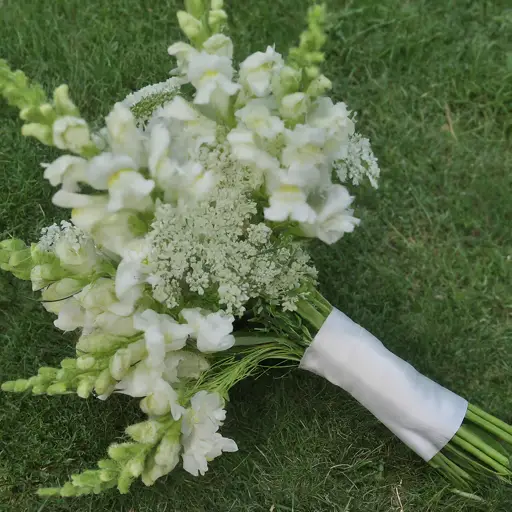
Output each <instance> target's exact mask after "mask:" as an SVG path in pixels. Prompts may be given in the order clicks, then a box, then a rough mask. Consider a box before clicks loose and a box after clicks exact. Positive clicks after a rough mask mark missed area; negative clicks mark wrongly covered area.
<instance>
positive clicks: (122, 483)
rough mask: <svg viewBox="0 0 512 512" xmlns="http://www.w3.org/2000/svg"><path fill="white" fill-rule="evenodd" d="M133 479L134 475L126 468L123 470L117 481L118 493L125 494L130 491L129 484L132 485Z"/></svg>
mask: <svg viewBox="0 0 512 512" xmlns="http://www.w3.org/2000/svg"><path fill="white" fill-rule="evenodd" d="M133 480H134V477H133V476H132V474H131V473H130V472H129V471H127V470H123V471H122V472H121V475H120V476H119V480H118V481H117V489H118V491H119V493H120V494H127V493H128V492H129V491H130V486H131V485H132V482H133Z"/></svg>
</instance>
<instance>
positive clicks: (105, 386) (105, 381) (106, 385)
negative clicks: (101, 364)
mask: <svg viewBox="0 0 512 512" xmlns="http://www.w3.org/2000/svg"><path fill="white" fill-rule="evenodd" d="M115 384H116V381H115V380H114V379H113V378H112V375H110V370H109V369H108V368H105V369H104V370H103V371H102V372H101V373H100V374H99V375H98V378H97V379H96V381H95V382H94V389H95V390H96V393H98V395H103V394H105V393H107V392H108V391H109V390H110V388H111V387H112V386H114V385H115Z"/></svg>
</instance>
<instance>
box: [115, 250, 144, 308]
mask: <svg viewBox="0 0 512 512" xmlns="http://www.w3.org/2000/svg"><path fill="white" fill-rule="evenodd" d="M135 242H137V241H135ZM147 253H148V249H147V246H146V245H145V243H144V242H143V241H140V242H137V243H136V245H135V246H132V247H130V248H125V251H124V253H123V259H122V260H121V262H120V263H119V266H118V267H117V272H116V281H115V289H116V295H117V297H118V299H119V300H120V301H121V302H123V303H125V304H131V305H132V306H133V307H134V306H135V303H136V302H137V301H138V300H139V299H140V297H142V293H143V291H144V283H145V282H146V280H147V275H148V268H147V266H146V265H145V264H144V261H145V260H146V258H147Z"/></svg>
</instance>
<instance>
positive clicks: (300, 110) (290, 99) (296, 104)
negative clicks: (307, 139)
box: [279, 92, 310, 120]
mask: <svg viewBox="0 0 512 512" xmlns="http://www.w3.org/2000/svg"><path fill="white" fill-rule="evenodd" d="M309 104H310V100H309V98H308V96H307V95H306V94H304V93H302V92H296V93H293V94H288V95H286V96H285V97H284V98H283V99H282V100H281V105H280V107H279V111H280V112H281V115H282V116H283V117H285V118H288V119H292V120H297V119H299V118H300V117H302V116H304V115H305V114H306V112H307V111H308V108H309Z"/></svg>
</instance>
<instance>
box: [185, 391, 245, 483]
mask: <svg viewBox="0 0 512 512" xmlns="http://www.w3.org/2000/svg"><path fill="white" fill-rule="evenodd" d="M223 407H224V402H223V400H222V399H221V397H220V396H219V395H218V394H217V393H208V392H207V391H199V392H198V393H196V394H195V395H194V396H193V397H192V398H191V400H190V408H188V409H187V410H186V412H185V413H184V415H183V420H182V423H181V431H182V434H183V439H182V443H183V448H184V451H183V469H185V471H188V472H189V473H191V474H192V475H194V476H197V475H199V474H201V475H204V473H205V472H206V471H207V470H208V462H209V461H211V460H213V459H214V458H216V457H218V456H219V455H221V453H222V452H235V451H237V450H238V447H237V445H236V443H235V442H234V441H233V440H232V439H227V438H224V437H222V436H221V435H220V434H219V433H218V432H217V430H218V429H219V427H220V426H221V425H222V423H223V422H224V420H225V418H226V411H225V410H224V408H223Z"/></svg>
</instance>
